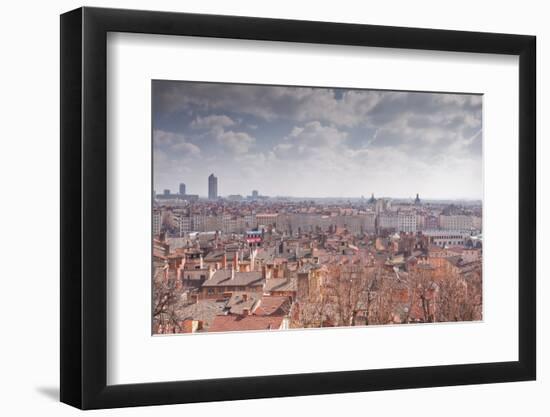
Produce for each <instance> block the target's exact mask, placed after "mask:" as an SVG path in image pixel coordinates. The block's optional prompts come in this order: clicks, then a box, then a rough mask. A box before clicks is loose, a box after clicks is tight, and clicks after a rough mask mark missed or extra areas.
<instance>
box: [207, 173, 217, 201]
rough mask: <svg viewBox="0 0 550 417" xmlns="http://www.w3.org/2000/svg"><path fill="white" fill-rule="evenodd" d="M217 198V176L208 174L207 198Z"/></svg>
mask: <svg viewBox="0 0 550 417" xmlns="http://www.w3.org/2000/svg"><path fill="white" fill-rule="evenodd" d="M217 198H218V177H216V176H214V174H210V176H209V177H208V199H209V200H216V199H217Z"/></svg>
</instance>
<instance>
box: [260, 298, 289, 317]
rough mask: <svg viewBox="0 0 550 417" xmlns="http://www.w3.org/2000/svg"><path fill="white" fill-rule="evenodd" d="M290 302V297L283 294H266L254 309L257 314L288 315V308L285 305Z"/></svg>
mask: <svg viewBox="0 0 550 417" xmlns="http://www.w3.org/2000/svg"><path fill="white" fill-rule="evenodd" d="M288 304H289V299H288V297H282V296H267V295H264V296H263V297H262V298H261V299H260V302H259V303H258V307H256V309H255V310H254V315H256V316H271V315H282V316H284V315H286V313H287V311H286V310H288V308H286V309H285V305H288Z"/></svg>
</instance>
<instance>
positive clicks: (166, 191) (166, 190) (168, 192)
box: [164, 188, 170, 196]
mask: <svg viewBox="0 0 550 417" xmlns="http://www.w3.org/2000/svg"><path fill="white" fill-rule="evenodd" d="M164 195H165V196H169V195H170V190H169V189H168V188H165V189H164Z"/></svg>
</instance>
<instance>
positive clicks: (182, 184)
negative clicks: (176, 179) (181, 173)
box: [180, 182, 186, 195]
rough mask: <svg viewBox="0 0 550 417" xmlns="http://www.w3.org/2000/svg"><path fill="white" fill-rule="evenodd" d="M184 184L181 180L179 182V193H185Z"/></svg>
mask: <svg viewBox="0 0 550 417" xmlns="http://www.w3.org/2000/svg"><path fill="white" fill-rule="evenodd" d="M185 194H186V192H185V184H184V183H183V182H180V195H185Z"/></svg>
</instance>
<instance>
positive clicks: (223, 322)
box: [208, 315, 283, 332]
mask: <svg viewBox="0 0 550 417" xmlns="http://www.w3.org/2000/svg"><path fill="white" fill-rule="evenodd" d="M282 323H283V317H282V316H241V315H227V316H216V317H215V318H214V321H213V323H212V324H211V325H210V327H209V328H208V331H209V332H238V331H245V330H278V329H279V328H280V327H281V325H282Z"/></svg>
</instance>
